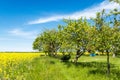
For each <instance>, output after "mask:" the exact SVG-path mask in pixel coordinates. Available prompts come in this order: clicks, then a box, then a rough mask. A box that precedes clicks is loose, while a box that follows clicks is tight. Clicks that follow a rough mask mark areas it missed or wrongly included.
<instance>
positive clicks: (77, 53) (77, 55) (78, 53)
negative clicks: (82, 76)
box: [74, 50, 84, 63]
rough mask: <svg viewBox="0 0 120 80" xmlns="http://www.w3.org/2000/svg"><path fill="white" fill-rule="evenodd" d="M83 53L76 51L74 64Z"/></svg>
mask: <svg viewBox="0 0 120 80" xmlns="http://www.w3.org/2000/svg"><path fill="white" fill-rule="evenodd" d="M83 53H84V51H83V52H80V50H77V52H76V57H75V60H74V62H75V63H77V61H78V58H79V57H81V56H82V55H83Z"/></svg>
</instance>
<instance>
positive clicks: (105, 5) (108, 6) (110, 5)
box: [28, 0, 120, 24]
mask: <svg viewBox="0 0 120 80" xmlns="http://www.w3.org/2000/svg"><path fill="white" fill-rule="evenodd" d="M114 8H118V9H120V5H119V4H117V3H114V2H108V1H107V0H105V1H103V2H102V3H100V4H98V5H95V6H93V7H90V8H87V9H84V10H83V11H78V12H75V13H72V14H65V15H57V16H56V15H55V16H50V17H46V18H39V19H37V20H34V21H29V22H28V24H40V23H47V22H51V21H59V20H61V19H63V18H65V19H69V18H70V19H79V18H80V17H86V18H87V19H89V18H90V17H95V16H96V12H99V11H101V10H103V9H105V10H107V11H109V10H112V9H114Z"/></svg>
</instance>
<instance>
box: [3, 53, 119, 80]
mask: <svg viewBox="0 0 120 80" xmlns="http://www.w3.org/2000/svg"><path fill="white" fill-rule="evenodd" d="M28 55H29V54H28ZM110 62H111V74H110V76H109V78H108V77H107V75H106V70H107V67H106V66H107V64H106V56H96V57H89V56H82V57H81V58H80V59H79V61H78V63H77V64H74V63H73V62H71V61H69V62H61V61H60V60H59V59H57V58H52V57H48V56H39V57H36V58H34V59H33V60H32V61H27V60H26V61H22V62H21V63H19V64H18V65H12V67H10V66H9V67H7V68H6V71H7V70H10V69H11V70H10V71H11V72H7V73H8V74H9V76H8V77H9V78H8V79H10V80H119V79H120V76H119V75H120V58H112V57H110ZM2 76H3V75H1V77H2ZM6 77H7V76H6ZM1 79H2V78H1Z"/></svg>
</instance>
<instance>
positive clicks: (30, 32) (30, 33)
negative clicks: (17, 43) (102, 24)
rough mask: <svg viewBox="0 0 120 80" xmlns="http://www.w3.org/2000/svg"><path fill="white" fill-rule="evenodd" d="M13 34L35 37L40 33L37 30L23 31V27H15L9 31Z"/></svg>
mask: <svg viewBox="0 0 120 80" xmlns="http://www.w3.org/2000/svg"><path fill="white" fill-rule="evenodd" d="M9 33H10V34H11V35H14V36H17V37H24V38H31V39H33V38H35V37H36V35H37V34H38V33H37V32H36V31H23V30H21V29H13V30H11V31H9Z"/></svg>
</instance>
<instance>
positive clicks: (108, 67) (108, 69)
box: [107, 51, 110, 76]
mask: <svg viewBox="0 0 120 80" xmlns="http://www.w3.org/2000/svg"><path fill="white" fill-rule="evenodd" d="M107 75H108V76H109V75H110V61H109V51H107Z"/></svg>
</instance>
